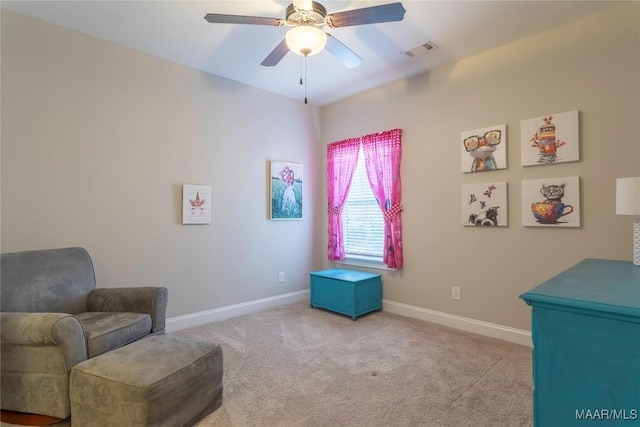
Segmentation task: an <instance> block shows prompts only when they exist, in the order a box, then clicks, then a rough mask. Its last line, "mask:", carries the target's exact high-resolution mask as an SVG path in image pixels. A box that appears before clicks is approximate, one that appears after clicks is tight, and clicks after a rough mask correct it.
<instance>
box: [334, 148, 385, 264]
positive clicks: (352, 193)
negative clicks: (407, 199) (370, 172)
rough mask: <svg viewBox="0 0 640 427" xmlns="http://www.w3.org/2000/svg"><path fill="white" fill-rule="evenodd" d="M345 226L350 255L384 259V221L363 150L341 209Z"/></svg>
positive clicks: (347, 250)
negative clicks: (371, 184) (368, 174)
mask: <svg viewBox="0 0 640 427" xmlns="http://www.w3.org/2000/svg"><path fill="white" fill-rule="evenodd" d="M342 227H343V233H344V250H345V253H346V254H347V255H356V256H365V257H376V258H380V259H381V258H382V255H383V249H384V219H383V217H382V212H380V208H379V207H378V203H377V202H376V199H375V197H374V196H373V191H371V186H370V185H369V180H368V178H367V171H366V168H365V162H364V152H363V151H362V147H360V154H359V155H358V164H357V166H356V170H355V172H354V174H353V181H352V182H351V189H350V190H349V196H348V197H347V202H346V203H345V205H344V207H343V209H342Z"/></svg>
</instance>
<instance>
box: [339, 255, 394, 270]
mask: <svg viewBox="0 0 640 427" xmlns="http://www.w3.org/2000/svg"><path fill="white" fill-rule="evenodd" d="M334 263H335V264H339V265H345V266H348V265H353V266H355V267H366V268H374V269H376V270H389V271H395V270H396V269H395V268H390V267H387V265H386V264H385V263H384V262H382V260H381V258H374V257H366V256H357V255H347V257H346V258H345V259H343V260H340V261H334Z"/></svg>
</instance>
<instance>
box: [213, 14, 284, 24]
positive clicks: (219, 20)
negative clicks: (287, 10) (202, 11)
mask: <svg viewBox="0 0 640 427" xmlns="http://www.w3.org/2000/svg"><path fill="white" fill-rule="evenodd" d="M204 19H206V20H207V21H208V22H210V23H212V24H251V25H273V26H276V27H279V26H282V25H284V22H283V20H282V19H278V18H264V17H261V16H242V15H222V14H219V13H207V14H206V15H205V16H204Z"/></svg>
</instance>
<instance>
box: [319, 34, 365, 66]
mask: <svg viewBox="0 0 640 427" xmlns="http://www.w3.org/2000/svg"><path fill="white" fill-rule="evenodd" d="M326 49H327V50H328V51H329V53H330V54H332V55H333V56H335V57H336V58H337V59H338V61H340V62H342V63H343V64H344V66H345V67H347V68H355V67H357V66H358V65H360V64H362V58H360V57H359V56H358V55H357V54H356V53H355V52H354V51H352V50H351V49H349V48H348V47H347V46H345V45H344V44H343V43H342V42H341V41H340V40H338V39H337V38H335V37H333V36H332V35H331V34H328V33H327V45H326Z"/></svg>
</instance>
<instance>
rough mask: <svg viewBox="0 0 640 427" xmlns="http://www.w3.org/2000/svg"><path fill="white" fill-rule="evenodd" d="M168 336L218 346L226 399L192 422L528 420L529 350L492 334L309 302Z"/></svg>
mask: <svg viewBox="0 0 640 427" xmlns="http://www.w3.org/2000/svg"><path fill="white" fill-rule="evenodd" d="M173 335H175V336H179V337H182V338H188V339H195V340H202V341H212V342H217V343H220V344H221V345H222V347H223V352H224V402H223V405H222V407H221V408H220V409H218V410H217V411H215V412H214V413H212V414H210V415H208V416H207V417H205V418H204V419H202V420H201V421H200V422H199V423H198V424H196V425H197V426H201V427H204V426H239V427H241V426H292V427H293V426H309V427H312V426H318V427H320V426H354V427H356V426H433V427H449V426H451V427H460V426H474V427H483V426H487V427H502V426H504V427H516V426H531V425H532V404H531V403H532V382H531V349H530V348H528V347H524V346H519V345H516V344H511V343H508V342H504V341H500V340H497V339H492V338H487V337H483V336H480V335H475V334H471V333H467V332H463V331H459V330H456V329H452V328H447V327H444V326H440V325H436V324H433V323H428V322H424V321H421V320H416V319H411V318H408V317H403V316H399V315H395V314H391V313H387V312H379V313H378V312H376V313H372V314H369V315H365V316H363V317H360V318H358V320H357V321H353V320H351V318H349V317H346V316H342V315H338V314H334V313H330V312H327V311H324V310H319V309H311V308H309V305H308V304H306V303H297V304H291V305H287V306H283V307H279V308H275V309H270V310H267V311H263V312H259V313H253V314H248V315H244V316H240V317H236V318H233V319H228V320H225V321H221V322H214V323H210V324H207V325H203V326H198V327H194V328H189V329H184V330H181V331H177V332H174V333H173ZM5 425H6V424H5ZM68 425H69V424H68V421H66V422H62V423H58V424H56V425H55V427H64V426H68Z"/></svg>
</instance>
